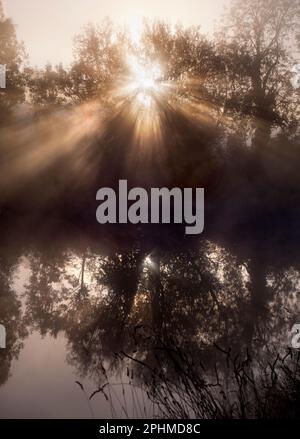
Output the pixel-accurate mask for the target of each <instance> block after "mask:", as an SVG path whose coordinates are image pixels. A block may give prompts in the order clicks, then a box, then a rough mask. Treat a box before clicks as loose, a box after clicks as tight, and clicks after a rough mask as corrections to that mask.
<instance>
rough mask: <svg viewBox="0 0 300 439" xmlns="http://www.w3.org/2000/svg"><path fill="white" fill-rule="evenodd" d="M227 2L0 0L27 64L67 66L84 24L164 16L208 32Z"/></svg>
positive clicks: (121, 21)
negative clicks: (103, 20) (22, 42)
mask: <svg viewBox="0 0 300 439" xmlns="http://www.w3.org/2000/svg"><path fill="white" fill-rule="evenodd" d="M229 3H230V0H4V7H5V11H6V15H8V16H10V17H11V18H12V20H13V22H14V23H15V25H16V28H17V34H18V38H19V39H20V40H22V41H24V43H25V47H26V50H27V53H28V55H29V61H30V63H31V64H32V65H36V66H43V65H45V64H46V63H47V62H48V61H49V62H51V63H52V64H57V63H60V62H62V63H63V64H65V65H66V64H68V63H70V62H71V60H72V39H73V37H74V35H75V34H77V33H78V32H80V29H82V27H83V26H84V25H85V24H86V23H89V22H94V23H97V22H99V21H101V20H102V19H103V18H105V17H107V16H108V17H110V18H111V19H112V20H113V21H115V22H117V23H120V24H129V25H130V24H132V23H133V24H136V23H140V22H141V20H142V18H143V17H149V18H164V19H168V20H170V21H171V22H177V21H181V22H182V23H183V24H185V25H191V24H200V25H201V27H202V30H203V32H212V31H213V29H214V24H215V23H216V22H217V20H218V19H219V18H220V16H221V14H222V12H223V8H224V6H226V5H228V4H229Z"/></svg>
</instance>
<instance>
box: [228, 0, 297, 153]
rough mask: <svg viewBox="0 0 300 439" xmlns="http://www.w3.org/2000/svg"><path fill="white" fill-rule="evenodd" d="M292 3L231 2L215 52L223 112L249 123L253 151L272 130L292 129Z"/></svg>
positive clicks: (294, 2) (274, 0)
mask: <svg viewBox="0 0 300 439" xmlns="http://www.w3.org/2000/svg"><path fill="white" fill-rule="evenodd" d="M299 13H300V8H299V2H298V0H246V1H244V0H243V1H242V0H235V1H234V2H233V5H232V7H231V8H230V10H229V11H228V13H227V15H226V20H225V25H224V28H223V32H222V37H221V39H220V40H219V49H220V53H221V56H222V57H223V63H224V73H225V76H226V80H227V85H228V87H227V99H226V104H225V105H226V110H232V109H233V110H236V111H237V112H240V113H241V114H242V115H243V116H247V117H249V116H250V118H251V119H252V121H254V125H253V128H254V132H255V134H254V138H253V145H254V146H255V147H257V148H261V147H262V146H264V145H266V144H267V143H268V140H269V138H270V135H271V131H272V128H278V127H280V128H283V129H284V128H288V127H289V126H291V125H292V124H294V123H295V118H294V111H295V106H296V105H297V103H296V89H295V86H294V84H293V79H294V73H293V65H294V60H293V59H292V48H293V45H292V44H293V39H294V37H295V35H296V33H295V31H296V26H297V23H299Z"/></svg>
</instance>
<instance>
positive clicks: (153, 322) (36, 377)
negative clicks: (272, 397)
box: [0, 231, 300, 418]
mask: <svg viewBox="0 0 300 439" xmlns="http://www.w3.org/2000/svg"><path fill="white" fill-rule="evenodd" d="M242 242H243V244H242ZM247 242H248V241H247V239H245V240H244V241H241V240H240V241H239V245H235V246H234V245H231V246H230V245H229V244H228V243H227V244H226V242H225V241H223V242H221V241H220V240H217V239H215V240H213V239H211V240H208V239H202V240H199V241H198V242H194V243H193V245H187V246H184V245H183V244H182V243H181V244H180V245H178V246H177V247H175V246H174V243H172V245H171V246H170V247H163V248H160V247H159V246H157V245H156V246H153V248H151V246H143V241H138V240H137V241H136V242H135V243H133V244H131V245H130V246H129V245H122V246H120V245H116V243H115V242H114V243H107V242H106V243H105V244H104V243H103V242H97V240H95V239H94V238H93V239H90V238H88V237H87V236H86V235H85V236H83V235H82V234H79V235H78V234H77V235H73V237H72V238H70V239H68V240H62V239H60V238H58V237H57V239H55V237H53V236H48V235H47V236H44V235H43V233H40V232H39V231H37V233H36V235H34V233H32V234H30V235H28V236H23V235H22V236H18V235H16V234H14V233H12V232H11V233H8V234H7V235H6V237H5V238H3V242H2V246H1V250H0V251H1V253H0V283H1V287H0V321H1V323H3V324H4V326H5V327H6V329H7V347H6V349H1V351H0V360H1V362H0V416H1V417H2V418H91V417H102V418H115V417H117V418H119V417H130V418H132V417H133V418H141V417H156V416H159V415H161V413H162V412H161V405H160V404H159V401H158V400H156V398H155V392H156V390H157V389H159V388H160V386H161V384H162V383H166V382H167V383H170V385H171V384H172V386H175V388H176V386H177V384H176V383H177V381H178V380H180V379H181V378H182V375H184V373H185V371H184V370H183V369H182V367H181V366H180V367H179V366H178V364H177V360H178V359H179V360H180V361H181V360H183V361H181V363H180V364H182V363H184V362H185V358H187V359H188V360H187V361H188V362H189V361H190V362H191V363H189V366H188V367H189V371H188V373H190V371H191V370H195V371H198V370H200V371H201V373H202V374H203V373H204V374H205V376H206V377H208V376H211V375H212V374H213V373H214V371H215V367H216V364H218V368H219V371H220V372H219V373H220V374H222V376H223V378H224V377H225V378H226V373H225V372H224V369H223V365H222V364H223V363H222V361H221V360H220V356H221V357H222V356H223V355H224V352H227V353H228V350H230V352H231V353H232V355H233V356H235V355H241V356H243V355H246V352H247V355H248V354H249V352H250V354H249V355H251V357H252V358H254V359H255V360H256V359H260V358H261V359H264V358H266V359H267V361H271V359H272V358H273V357H272V355H274V352H275V353H276V355H277V353H278V352H279V353H284V352H285V351H286V350H287V349H288V348H289V347H290V346H291V334H290V331H291V328H292V326H293V325H294V324H295V323H299V322H300V312H299V311H300V309H299V308H300V297H299V294H300V293H299V291H300V288H299V287H300V258H298V250H297V246H295V248H294V251H293V246H291V245H290V243H289V244H288V245H289V248H290V251H289V252H286V251H285V250H284V249H285V245H284V243H281V242H275V240H274V242H268V243H263V244H262V245H261V246H253V245H251V246H249V245H248V244H247ZM280 249H281V250H280ZM220 349H222V352H223V351H224V352H223V353H222V352H221V350H220ZM175 351H176V352H175ZM162 352H163V354H162ZM173 352H175V354H176V356H177V357H176V358H177V359H176V358H175V359H174V355H173ZM225 356H226V355H225ZM179 360H178V361H179ZM176 364H177V365H176ZM224 364H225V362H224ZM255 367H256V366H254V369H255ZM199 368H200V369H199ZM201 368H202V369H201ZM203 370H205V372H203ZM193 373H194V372H193ZM197 373H198V372H197ZM199 373H200V372H199ZM189 379H190V378H189ZM192 379H196V378H195V377H194V378H192ZM227 380H228V382H227V386H229V387H230V385H231V381H230V380H231V378H230V377H229V376H227ZM76 381H77V382H76ZM181 383H185V381H184V380H183V381H181ZM184 385H186V383H185V384H184ZM193 385H194V384H193ZM196 387H197V386H196ZM178 388H179V387H178ZM97 389H98V390H99V391H98V392H97V393H96V394H95V395H94V396H93V397H92V398H91V400H89V397H90V396H91V394H92V393H93V392H94V391H95V390H97ZM185 391H186V387H185V390H184V391H182V392H181V393H180V392H178V394H177V395H176V396H174V395H172V398H175V399H177V400H178V401H179V402H180V404H181V405H183V406H184V405H185V404H186V413H188V414H189V415H190V416H195V412H194V408H193V407H192V406H191V405H189V403H188V402H187V400H186V399H185V395H184V392H185ZM156 396H157V395H156ZM217 397H219V395H217V396H216V398H217ZM168 414H169V415H170V416H171V415H172V413H168ZM173 415H174V414H173ZM196 415H197V414H196ZM208 417H209V414H208Z"/></svg>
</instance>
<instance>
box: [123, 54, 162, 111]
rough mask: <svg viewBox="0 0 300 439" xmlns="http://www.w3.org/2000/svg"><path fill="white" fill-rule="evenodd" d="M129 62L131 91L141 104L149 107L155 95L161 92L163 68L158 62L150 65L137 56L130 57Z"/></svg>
mask: <svg viewBox="0 0 300 439" xmlns="http://www.w3.org/2000/svg"><path fill="white" fill-rule="evenodd" d="M128 64H129V69H130V72H131V78H130V89H131V92H132V93H134V95H135V97H136V99H137V101H138V102H139V103H140V104H142V105H143V106H145V107H148V106H149V105H151V102H152V100H153V95H154V94H159V93H160V89H161V84H160V79H161V76H162V71H161V68H160V66H159V64H157V63H153V64H151V65H150V64H149V63H146V62H145V61H142V60H139V59H138V58H136V57H130V58H129V61H128Z"/></svg>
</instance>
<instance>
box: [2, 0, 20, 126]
mask: <svg viewBox="0 0 300 439" xmlns="http://www.w3.org/2000/svg"><path fill="white" fill-rule="evenodd" d="M24 59H25V51H24V47H23V44H21V43H19V42H18V40H17V37H16V32H15V26H14V24H13V23H12V21H11V20H10V19H8V18H6V17H5V15H4V10H3V4H2V2H1V0H0V64H3V65H5V66H6V75H7V77H6V89H0V120H1V122H2V123H5V121H7V120H8V118H9V116H10V115H11V112H12V110H13V108H14V106H15V105H17V104H19V103H21V102H23V100H24V97H25V88H24V85H25V84H24V76H23V74H22V71H21V67H22V64H23V61H24Z"/></svg>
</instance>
